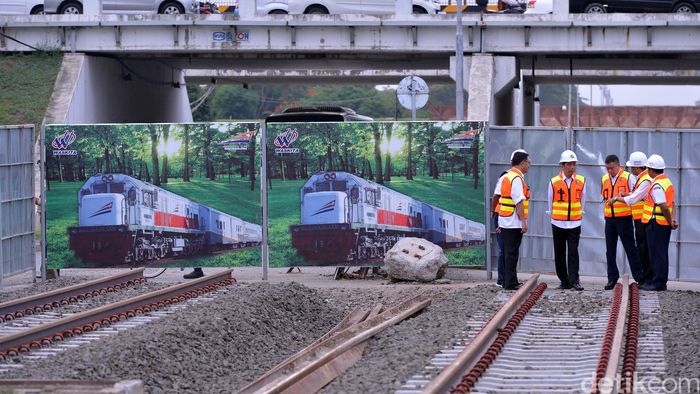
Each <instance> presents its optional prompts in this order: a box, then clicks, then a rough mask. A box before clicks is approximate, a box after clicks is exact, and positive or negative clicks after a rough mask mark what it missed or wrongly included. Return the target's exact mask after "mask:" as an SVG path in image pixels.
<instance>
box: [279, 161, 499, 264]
mask: <svg viewBox="0 0 700 394" xmlns="http://www.w3.org/2000/svg"><path fill="white" fill-rule="evenodd" d="M289 231H290V232H291V235H292V246H293V247H294V248H295V249H296V251H297V254H298V255H300V256H303V257H305V258H306V259H307V260H310V261H321V262H329V263H330V262H348V261H357V262H360V261H368V260H373V259H379V258H383V257H384V255H385V253H386V252H387V251H388V250H389V249H390V248H391V247H392V246H393V245H394V244H395V243H396V242H397V241H398V240H399V239H401V238H403V237H420V238H425V239H427V240H429V241H431V242H433V243H436V244H438V245H441V246H442V247H445V248H457V247H465V246H472V245H481V244H483V243H484V242H485V240H486V236H485V234H486V230H485V226H484V225H483V224H482V223H478V222H473V221H471V220H467V219H465V218H463V217H462V216H459V215H456V214H454V213H452V212H448V211H446V210H444V209H441V208H438V207H436V206H433V205H430V204H427V203H424V202H422V201H419V200H416V199H414V198H412V197H409V196H406V195H404V194H401V193H399V192H397V191H394V190H392V189H389V188H387V187H386V186H382V185H379V184H377V183H374V182H371V181H368V180H366V179H363V178H361V177H359V176H356V175H353V174H350V173H347V172H319V173H316V174H314V175H313V176H311V178H309V180H308V181H306V183H305V184H304V186H303V187H302V189H301V224H299V225H292V226H290V227H289Z"/></svg>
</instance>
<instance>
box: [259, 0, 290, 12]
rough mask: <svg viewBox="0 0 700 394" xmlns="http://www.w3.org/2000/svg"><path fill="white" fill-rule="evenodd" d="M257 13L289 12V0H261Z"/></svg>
mask: <svg viewBox="0 0 700 394" xmlns="http://www.w3.org/2000/svg"><path fill="white" fill-rule="evenodd" d="M292 1H294V0H292ZM256 13H257V14H259V15H267V14H288V13H289V2H288V1H287V0H262V1H260V0H259V1H258V2H257V9H256Z"/></svg>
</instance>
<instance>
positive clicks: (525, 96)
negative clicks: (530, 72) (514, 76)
mask: <svg viewBox="0 0 700 394" xmlns="http://www.w3.org/2000/svg"><path fill="white" fill-rule="evenodd" d="M516 95H517V97H518V101H519V103H518V105H516V106H515V117H516V122H515V124H516V126H536V125H535V97H536V96H535V85H534V84H532V83H530V82H526V81H525V79H521V80H520V90H519V91H516Z"/></svg>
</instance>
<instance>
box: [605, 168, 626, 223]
mask: <svg viewBox="0 0 700 394" xmlns="http://www.w3.org/2000/svg"><path fill="white" fill-rule="evenodd" d="M629 177H630V174H629V173H628V172H627V171H625V170H620V173H619V174H618V175H617V179H616V180H615V184H614V185H613V184H612V182H610V175H608V174H605V175H603V185H602V188H601V190H600V194H602V195H603V201H604V202H605V201H608V200H609V199H611V198H613V197H618V196H619V195H620V194H621V193H629V192H630V187H629ZM603 214H604V215H605V217H606V218H614V217H623V216H631V215H632V208H631V207H630V206H629V205H627V204H625V203H624V202H620V201H616V202H615V203H614V204H613V206H612V207H611V206H610V205H608V204H605V208H603Z"/></svg>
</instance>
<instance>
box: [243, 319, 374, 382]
mask: <svg viewBox="0 0 700 394" xmlns="http://www.w3.org/2000/svg"><path fill="white" fill-rule="evenodd" d="M369 313H370V311H369V310H366V309H360V308H355V309H354V310H353V311H352V312H350V313H349V314H348V315H347V316H345V317H344V318H343V320H341V321H340V323H338V324H336V325H335V327H333V328H331V329H330V330H329V331H328V332H327V333H325V334H323V336H321V337H320V338H319V339H317V340H316V341H314V342H313V343H312V344H310V345H309V346H307V347H305V348H304V349H302V350H300V351H299V352H297V353H296V354H294V355H292V356H291V357H289V358H287V359H286V360H284V361H283V362H281V363H280V364H278V365H277V366H275V367H274V368H272V369H271V370H269V371H267V372H266V373H265V374H263V375H262V376H260V377H259V378H257V379H256V380H255V381H253V382H251V383H250V384H248V385H247V386H245V387H243V388H242V389H241V390H240V391H239V392H255V391H257V390H259V389H261V388H262V387H264V386H266V385H268V384H269V383H271V382H274V381H275V380H277V379H279V378H280V377H281V376H284V371H283V369H284V368H285V367H286V366H288V365H291V364H292V363H294V362H295V361H296V360H298V359H300V358H302V357H304V355H305V354H306V353H308V352H311V351H313V350H314V349H316V348H318V347H319V345H320V344H322V343H323V342H324V341H326V340H327V339H328V338H330V337H331V336H333V334H335V333H338V332H340V331H342V330H344V329H346V328H348V327H350V326H352V325H354V324H357V323H359V322H361V321H363V320H365V318H366V317H367V315H368V314H369Z"/></svg>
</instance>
